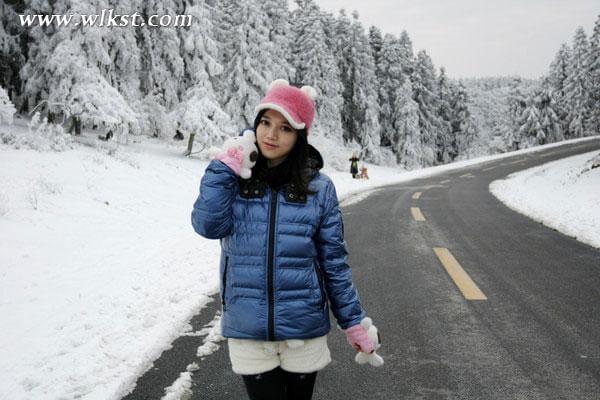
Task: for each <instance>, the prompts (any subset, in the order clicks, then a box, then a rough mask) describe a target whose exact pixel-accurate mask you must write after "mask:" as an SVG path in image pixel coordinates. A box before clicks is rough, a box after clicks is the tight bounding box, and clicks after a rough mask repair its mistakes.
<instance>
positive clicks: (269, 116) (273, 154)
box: [256, 109, 298, 167]
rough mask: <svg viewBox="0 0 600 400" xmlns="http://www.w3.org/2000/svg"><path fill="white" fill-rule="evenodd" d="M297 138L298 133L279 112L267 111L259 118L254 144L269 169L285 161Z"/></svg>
mask: <svg viewBox="0 0 600 400" xmlns="http://www.w3.org/2000/svg"><path fill="white" fill-rule="evenodd" d="M297 138H298V133H297V132H296V130H295V129H294V128H292V126H291V125H290V124H289V123H288V122H287V120H286V119H285V117H284V116H283V115H282V114H281V113H280V112H279V111H275V110H270V109H269V110H267V111H266V112H265V113H264V114H263V115H262V117H260V121H259V123H258V127H257V128H256V142H257V144H258V147H259V149H260V151H261V153H262V154H263V156H265V158H266V159H267V165H268V166H269V167H274V166H276V165H278V164H280V163H281V162H282V161H283V160H285V158H286V157H287V155H288V154H289V152H290V151H291V150H292V148H293V147H294V144H296V139H297ZM270 145H273V146H270Z"/></svg>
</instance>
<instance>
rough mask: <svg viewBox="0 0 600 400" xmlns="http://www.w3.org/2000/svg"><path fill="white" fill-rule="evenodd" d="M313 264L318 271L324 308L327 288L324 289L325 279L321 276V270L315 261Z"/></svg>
mask: <svg viewBox="0 0 600 400" xmlns="http://www.w3.org/2000/svg"><path fill="white" fill-rule="evenodd" d="M313 265H314V266H315V272H316V273H317V280H318V281H319V290H320V292H321V308H323V305H324V304H325V290H324V289H323V279H322V277H321V270H320V269H319V267H318V266H317V263H316V262H314V263H313Z"/></svg>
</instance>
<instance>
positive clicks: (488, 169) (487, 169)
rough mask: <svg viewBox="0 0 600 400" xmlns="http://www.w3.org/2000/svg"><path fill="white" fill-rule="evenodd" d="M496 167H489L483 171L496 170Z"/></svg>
mask: <svg viewBox="0 0 600 400" xmlns="http://www.w3.org/2000/svg"><path fill="white" fill-rule="evenodd" d="M494 168H496V167H489V168H484V169H483V171H489V170H490V169H494Z"/></svg>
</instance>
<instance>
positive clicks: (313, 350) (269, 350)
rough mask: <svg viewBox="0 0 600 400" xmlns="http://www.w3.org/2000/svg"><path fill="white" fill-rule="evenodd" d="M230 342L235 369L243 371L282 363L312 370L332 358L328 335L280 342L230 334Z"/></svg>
mask: <svg viewBox="0 0 600 400" xmlns="http://www.w3.org/2000/svg"><path fill="white" fill-rule="evenodd" d="M227 344H228V345H229V359H230V360H231V366H232V369H233V372H234V373H236V374H241V375H253V374H261V373H263V372H267V371H270V370H272V369H273V368H277V367H278V366H281V368H282V369H283V370H285V371H288V372H297V373H309V372H314V371H317V370H320V369H323V368H325V366H326V365H327V364H329V363H330V362H331V353H330V352H329V347H327V335H325V336H320V337H317V338H313V339H303V340H283V341H277V342H268V341H262V340H251V339H234V338H228V339H227Z"/></svg>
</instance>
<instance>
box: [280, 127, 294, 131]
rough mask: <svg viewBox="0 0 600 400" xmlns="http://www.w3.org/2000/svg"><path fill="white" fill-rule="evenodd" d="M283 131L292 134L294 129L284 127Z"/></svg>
mask: <svg viewBox="0 0 600 400" xmlns="http://www.w3.org/2000/svg"><path fill="white" fill-rule="evenodd" d="M282 129H283V130H284V131H286V132H291V131H292V129H291V128H290V127H289V126H284V127H282Z"/></svg>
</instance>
